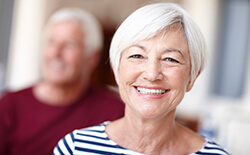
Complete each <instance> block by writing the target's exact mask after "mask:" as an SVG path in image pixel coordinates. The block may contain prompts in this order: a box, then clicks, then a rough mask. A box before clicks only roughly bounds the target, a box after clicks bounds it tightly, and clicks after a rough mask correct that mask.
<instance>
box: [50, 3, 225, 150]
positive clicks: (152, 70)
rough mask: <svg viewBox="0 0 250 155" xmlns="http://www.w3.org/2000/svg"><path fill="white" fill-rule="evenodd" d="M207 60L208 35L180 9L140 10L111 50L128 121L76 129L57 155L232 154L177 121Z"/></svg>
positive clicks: (154, 7) (158, 6) (159, 6)
mask: <svg viewBox="0 0 250 155" xmlns="http://www.w3.org/2000/svg"><path fill="white" fill-rule="evenodd" d="M205 59H206V49H205V43H204V39H203V36H202V34H201V32H200V30H199V29H198V27H197V26H196V25H195V23H194V22H193V20H192V19H191V17H190V16H189V15H188V14H187V13H186V12H185V11H184V10H183V9H182V8H180V7H179V6H178V5H176V4H170V3H159V4H151V5H147V6H144V7H142V8H140V9H138V10H137V11H135V12H134V13H133V14H131V15H130V16H129V17H128V18H127V19H126V20H125V21H124V22H123V23H122V25H121V26H120V27H119V28H118V30H117V32H116V33H115V35H114V37H113V40H112V43H111V49H110V60H111V65H112V68H113V71H114V73H115V79H116V82H117V84H118V87H119V92H120V96H121V98H122V100H123V101H124V102H125V104H126V108H125V116H124V117H123V118H121V119H119V120H116V121H113V122H104V123H103V124H101V125H98V126H94V127H89V128H85V129H81V130H75V131H74V132H72V133H70V134H68V135H66V137H65V138H64V139H62V140H61V141H59V143H58V146H56V147H55V149H54V154H88V153H89V154H133V155H134V154H135V155H136V154H148V155H166V154H168V155H187V154H218V155H219V154H221V155H226V154H228V153H227V152H226V151H225V150H224V149H223V148H221V147H220V146H219V145H218V144H216V143H214V142H212V141H211V140H209V139H207V138H204V137H201V136H199V135H198V134H196V133H195V132H193V131H191V130H189V129H188V128H186V127H184V126H182V125H181V124H179V123H177V122H176V121H175V112H176V108H177V106H178V105H179V104H180V102H181V101H182V99H183V97H184V94H185V92H188V91H190V90H191V88H192V86H193V84H194V82H195V80H196V78H197V77H198V76H199V74H200V72H201V71H202V70H203V67H204V63H205ZM79 121H80V120H79Z"/></svg>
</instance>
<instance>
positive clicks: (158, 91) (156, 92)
mask: <svg viewBox="0 0 250 155" xmlns="http://www.w3.org/2000/svg"><path fill="white" fill-rule="evenodd" d="M135 88H136V89H137V91H138V92H139V93H141V94H148V95H162V94H164V93H165V92H166V91H167V90H163V89H148V88H140V87H135Z"/></svg>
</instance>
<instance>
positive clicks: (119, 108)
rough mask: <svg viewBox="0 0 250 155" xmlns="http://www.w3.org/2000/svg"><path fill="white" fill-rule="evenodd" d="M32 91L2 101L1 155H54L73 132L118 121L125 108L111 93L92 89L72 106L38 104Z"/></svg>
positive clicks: (0, 124) (8, 94)
mask: <svg viewBox="0 0 250 155" xmlns="http://www.w3.org/2000/svg"><path fill="white" fill-rule="evenodd" d="M32 89H33V87H30V88H27V89H24V90H21V91H18V92H12V93H7V94H6V95H4V96H3V97H2V98H1V100H0V154H1V155H2V154H3V155H8V154H18V155H24V154H25V155H31V154H32V155H34V154H36V155H38V154H41V155H46V154H52V152H53V148H54V147H55V146H56V144H57V142H58V141H59V140H60V139H61V138H63V137H64V136H65V135H66V134H67V133H69V132H72V131H73V130H74V129H79V128H83V127H87V126H93V125H97V124H100V123H102V122H104V121H106V120H110V121H112V120H115V119H117V118H120V117H122V116H123V114H124V104H123V103H122V101H121V100H120V98H119V97H118V96H117V95H114V94H113V93H111V92H110V91H108V90H106V89H103V88H97V87H91V88H90V89H89V91H88V93H87V94H85V95H83V96H82V97H81V98H80V99H79V100H78V101H76V102H75V103H73V104H71V105H70V106H60V107H58V106H50V105H48V104H45V103H42V102H41V101H39V100H37V99H36V98H35V97H34V95H33V93H32Z"/></svg>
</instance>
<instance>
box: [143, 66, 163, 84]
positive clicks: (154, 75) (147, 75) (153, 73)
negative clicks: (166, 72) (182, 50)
mask: <svg viewBox="0 0 250 155" xmlns="http://www.w3.org/2000/svg"><path fill="white" fill-rule="evenodd" d="M144 68H145V70H144V79H147V80H148V81H157V80H162V79H163V74H162V67H161V63H160V62H159V61H148V62H147V64H146V65H145V66H144Z"/></svg>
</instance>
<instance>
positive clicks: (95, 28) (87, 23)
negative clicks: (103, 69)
mask: <svg viewBox="0 0 250 155" xmlns="http://www.w3.org/2000/svg"><path fill="white" fill-rule="evenodd" d="M67 20H75V21H79V22H80V24H81V26H82V31H83V32H84V36H83V37H84V38H83V40H84V45H85V47H86V49H85V50H86V52H87V53H88V54H93V53H94V52H99V51H101V49H102V47H103V33H102V28H101V24H100V23H99V21H98V20H97V19H96V17H95V16H93V15H92V14H91V13H89V12H87V11H84V10H82V9H80V8H62V9H60V10H58V11H56V12H55V13H53V14H52V15H51V17H50V18H49V20H48V23H47V28H49V27H50V25H52V24H55V23H58V22H62V21H67Z"/></svg>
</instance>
